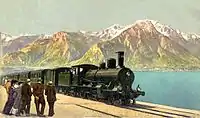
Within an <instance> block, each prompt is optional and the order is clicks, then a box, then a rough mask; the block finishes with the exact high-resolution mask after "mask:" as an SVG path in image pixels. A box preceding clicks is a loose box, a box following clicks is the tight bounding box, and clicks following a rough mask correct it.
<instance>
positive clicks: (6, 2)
mask: <svg viewBox="0 0 200 118" xmlns="http://www.w3.org/2000/svg"><path fill="white" fill-rule="evenodd" d="M199 5H200V0H0V32H5V33H8V34H10V35H19V34H24V33H29V34H41V33H46V34H50V33H54V32H58V31H63V30H64V31H78V30H86V31H99V30H102V29H104V28H107V27H109V26H111V25H113V24H120V25H129V24H133V23H134V22H135V21H136V20H141V19H151V20H157V21H159V22H160V23H162V24H167V25H169V26H171V27H173V28H176V29H179V30H181V31H183V32H194V33H200V7H199Z"/></svg>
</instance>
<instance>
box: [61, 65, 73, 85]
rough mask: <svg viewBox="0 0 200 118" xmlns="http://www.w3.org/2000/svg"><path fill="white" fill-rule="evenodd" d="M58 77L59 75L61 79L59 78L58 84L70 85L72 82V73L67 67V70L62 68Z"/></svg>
mask: <svg viewBox="0 0 200 118" xmlns="http://www.w3.org/2000/svg"><path fill="white" fill-rule="evenodd" d="M58 77H59V80H58V85H61V86H63V85H64V86H65V85H70V84H71V82H70V81H71V79H70V78H71V73H70V71H69V70H67V69H65V70H62V71H60V72H59V73H58Z"/></svg>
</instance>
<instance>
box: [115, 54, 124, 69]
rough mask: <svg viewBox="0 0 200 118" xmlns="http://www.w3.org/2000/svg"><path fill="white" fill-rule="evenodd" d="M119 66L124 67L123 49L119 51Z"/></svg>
mask: <svg viewBox="0 0 200 118" xmlns="http://www.w3.org/2000/svg"><path fill="white" fill-rule="evenodd" d="M116 53H118V66H119V67H120V68H123V67H124V52H123V51H118V52H116Z"/></svg>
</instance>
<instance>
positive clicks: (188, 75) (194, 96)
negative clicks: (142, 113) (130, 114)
mask: <svg viewBox="0 0 200 118" xmlns="http://www.w3.org/2000/svg"><path fill="white" fill-rule="evenodd" d="M137 84H140V87H141V89H142V90H144V91H145V96H140V97H138V98H137V100H139V101H145V102H151V103H157V104H163V105H168V106H173V107H181V108H189V109H197V110H200V72H135V81H134V84H133V88H134V89H135V88H136V87H137Z"/></svg>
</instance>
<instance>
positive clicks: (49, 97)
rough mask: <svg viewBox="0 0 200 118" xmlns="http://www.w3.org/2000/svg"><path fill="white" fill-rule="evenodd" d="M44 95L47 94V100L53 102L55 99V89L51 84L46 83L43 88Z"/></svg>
mask: <svg viewBox="0 0 200 118" xmlns="http://www.w3.org/2000/svg"><path fill="white" fill-rule="evenodd" d="M45 95H46V96H47V101H48V102H55V101H56V89H55V87H54V86H52V85H47V87H46V89H45Z"/></svg>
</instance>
